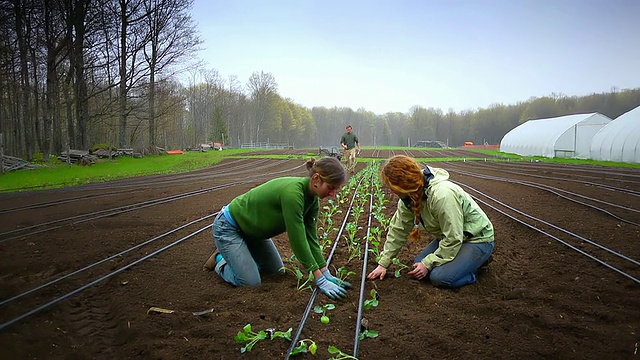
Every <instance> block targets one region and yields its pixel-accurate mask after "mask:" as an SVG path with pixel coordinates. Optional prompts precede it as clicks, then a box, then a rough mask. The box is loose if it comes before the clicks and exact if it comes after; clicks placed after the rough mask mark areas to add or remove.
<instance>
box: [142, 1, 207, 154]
mask: <svg viewBox="0 0 640 360" xmlns="http://www.w3.org/2000/svg"><path fill="white" fill-rule="evenodd" d="M144 6H145V15H146V16H145V19H144V20H145V22H146V25H147V27H148V28H149V31H150V34H149V35H150V37H149V42H148V43H147V45H146V46H145V47H144V56H145V61H146V62H147V64H148V66H149V95H148V96H149V99H148V101H149V103H148V116H149V144H150V145H155V143H156V135H157V134H156V124H155V121H156V101H155V96H156V90H155V86H156V76H158V75H163V74H164V75H165V76H168V75H170V74H165V72H167V70H169V67H170V66H172V65H176V64H178V63H179V62H180V61H181V60H182V59H184V58H186V57H189V56H191V55H192V53H193V52H194V50H197V47H198V45H199V44H200V43H202V41H201V40H200V38H199V37H198V36H197V29H196V27H195V23H194V22H193V20H192V19H191V15H190V14H189V10H190V9H191V7H192V6H193V0H149V1H146V2H145V5H144Z"/></svg>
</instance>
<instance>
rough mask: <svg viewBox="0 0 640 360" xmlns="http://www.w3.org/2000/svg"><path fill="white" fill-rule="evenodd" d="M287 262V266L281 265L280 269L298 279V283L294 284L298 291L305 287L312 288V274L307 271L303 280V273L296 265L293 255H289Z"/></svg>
mask: <svg viewBox="0 0 640 360" xmlns="http://www.w3.org/2000/svg"><path fill="white" fill-rule="evenodd" d="M287 263H288V264H289V266H283V267H282V268H280V269H281V270H282V269H284V270H285V271H287V272H289V273H291V274H293V276H295V277H296V280H297V281H298V284H297V285H296V287H297V288H298V291H302V290H307V289H308V290H312V289H313V288H312V287H311V284H312V282H313V274H312V273H309V274H308V276H307V278H306V280H305V278H304V273H303V272H302V271H301V270H300V268H299V267H298V262H297V261H296V256H295V255H291V257H290V258H289V259H288V260H287Z"/></svg>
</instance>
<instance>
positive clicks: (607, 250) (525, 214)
mask: <svg viewBox="0 0 640 360" xmlns="http://www.w3.org/2000/svg"><path fill="white" fill-rule="evenodd" d="M454 182H455V181H454ZM458 184H459V185H461V186H464V187H466V188H469V189H472V190H473V191H475V192H477V193H479V194H482V195H483V196H485V197H487V198H489V199H491V200H493V201H495V202H496V203H498V204H500V205H502V206H504V207H506V208H507V209H509V210H511V211H513V212H515V213H518V214H520V215H522V216H525V217H527V218H529V219H531V220H534V221H537V222H540V223H543V224H545V225H547V226H549V227H551V228H554V229H556V230H558V231H560V232H563V233H565V234H567V235H570V236H573V237H575V238H577V239H580V240H581V241H583V242H586V243H588V244H590V245H593V246H595V247H597V248H599V249H600V250H604V251H606V252H608V253H610V254H612V255H615V256H617V257H619V258H621V259H624V260H627V261H629V262H631V263H633V264H634V265H638V266H640V261H637V260H634V259H632V258H630V257H628V256H626V255H624V254H621V253H619V252H617V251H615V250H612V249H610V248H608V247H606V246H604V245H600V244H598V243H597V242H595V241H592V240H590V239H587V238H586V237H584V236H581V235H578V234H576V233H574V232H571V231H569V230H567V229H564V228H561V227H559V226H557V225H555V224H552V223H550V222H547V221H545V220H542V219H539V218H537V217H535V216H532V215H529V214H527V213H524V212H522V211H520V210H518V209H516V208H514V207H512V206H510V205H507V204H505V203H503V202H501V201H500V200H497V199H494V198H492V197H490V196H489V195H487V194H485V193H483V192H481V191H478V190H476V189H474V188H472V187H470V186H468V185H465V184H461V183H458Z"/></svg>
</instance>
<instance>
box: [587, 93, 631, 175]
mask: <svg viewBox="0 0 640 360" xmlns="http://www.w3.org/2000/svg"><path fill="white" fill-rule="evenodd" d="M590 158H591V159H593V160H605V161H619V162H628V163H640V106H639V107H637V108H635V109H633V110H631V111H628V112H626V113H624V114H622V115H620V116H618V117H617V118H616V119H615V120H613V121H611V122H610V123H609V124H607V125H606V126H605V127H603V128H602V129H600V131H599V132H598V133H597V134H596V135H595V136H594V137H593V141H592V142H591V148H590Z"/></svg>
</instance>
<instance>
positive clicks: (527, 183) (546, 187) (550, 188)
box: [454, 170, 640, 226]
mask: <svg viewBox="0 0 640 360" xmlns="http://www.w3.org/2000/svg"><path fill="white" fill-rule="evenodd" d="M454 171H455V172H458V173H461V174H464V175H469V176H473V177H478V178H481V179H489V180H497V181H504V182H508V183H512V184H519V185H525V186H531V187H534V188H537V189H540V190H543V191H547V192H550V193H552V194H554V195H557V196H559V197H561V198H563V199H565V200H568V201H571V202H574V203H576V204H580V205H583V206H586V207H588V208H590V209H594V210H597V211H600V212H602V213H605V214H607V215H609V216H611V217H613V218H615V219H617V220H620V221H622V222H625V223H627V224H631V225H635V226H640V223H636V222H634V221H631V220H628V219H624V218H622V217H620V216H618V215H615V214H613V213H611V212H610V211H607V210H605V209H602V208H599V207H597V206H595V205H590V204H587V203H585V202H583V201H579V200H576V199H572V198H570V197H568V196H566V195H563V194H560V192H564V193H567V194H571V195H573V196H576V197H581V198H583V199H588V200H591V201H594V202H598V203H601V204H605V205H609V206H611V207H616V208H619V209H622V210H626V211H631V212H640V210H636V209H632V208H629V207H626V206H621V205H618V204H613V203H610V202H606V201H602V200H600V199H595V198H591V197H588V196H584V195H581V194H576V193H573V192H571V191H567V190H562V189H558V188H555V187H553V186H549V185H544V184H536V183H533V182H530V181H522V180H513V179H506V178H500V177H496V176H489V175H481V174H477V173H472V172H467V171H462V170H454ZM556 190H557V191H556Z"/></svg>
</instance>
